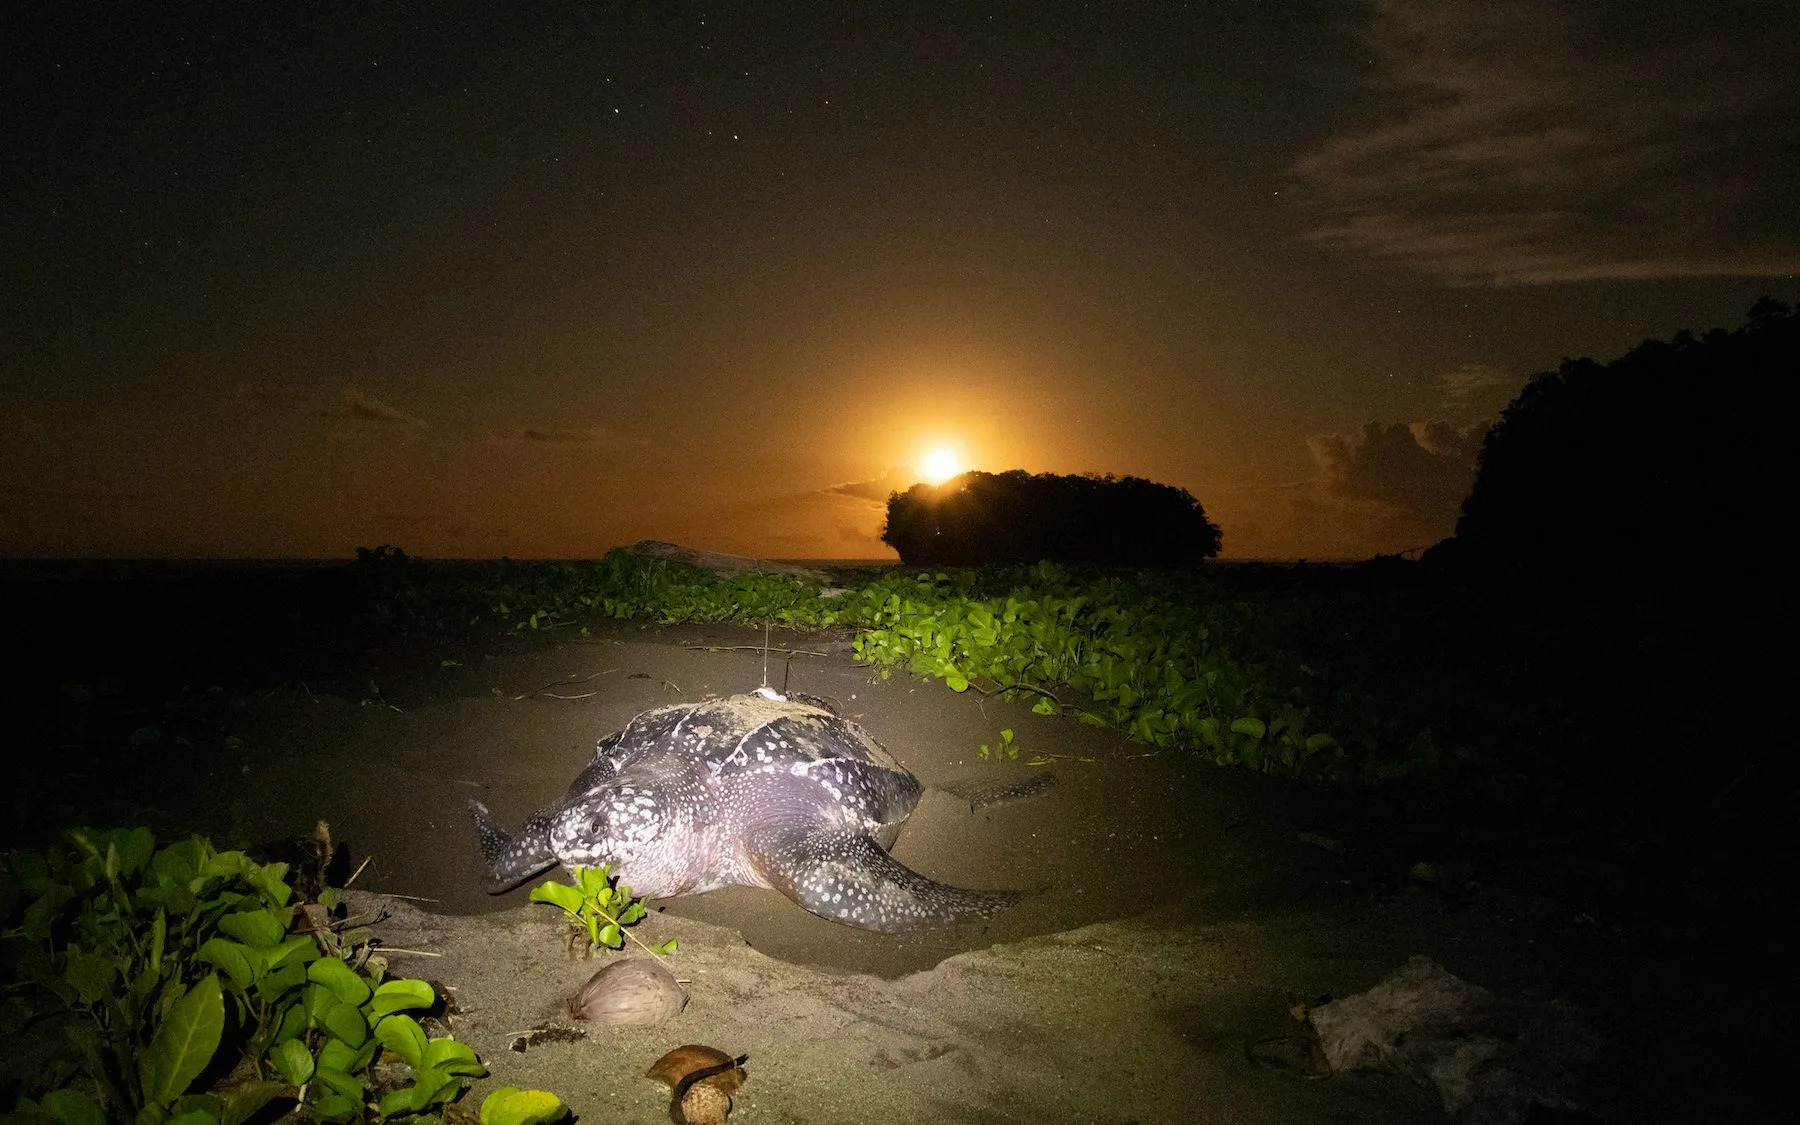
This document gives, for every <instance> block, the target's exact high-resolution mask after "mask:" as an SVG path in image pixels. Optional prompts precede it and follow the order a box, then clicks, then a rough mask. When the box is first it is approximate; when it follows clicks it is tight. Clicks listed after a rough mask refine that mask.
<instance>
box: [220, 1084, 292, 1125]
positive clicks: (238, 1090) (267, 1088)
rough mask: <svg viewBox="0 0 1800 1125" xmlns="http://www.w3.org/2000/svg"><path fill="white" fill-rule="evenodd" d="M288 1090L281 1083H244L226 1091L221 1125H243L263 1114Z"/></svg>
mask: <svg viewBox="0 0 1800 1125" xmlns="http://www.w3.org/2000/svg"><path fill="white" fill-rule="evenodd" d="M287 1093H288V1090H287V1088H286V1087H285V1086H283V1085H282V1084H281V1083H279V1082H244V1083H241V1084H239V1085H236V1086H233V1087H231V1089H230V1090H228V1091H226V1093H225V1095H224V1097H223V1101H224V1106H223V1107H222V1109H223V1112H221V1113H220V1114H219V1121H220V1123H221V1125H243V1123H244V1122H246V1121H248V1120H250V1119H251V1118H252V1117H255V1116H256V1115H257V1114H258V1113H260V1112H262V1109H263V1107H264V1106H266V1105H268V1104H269V1103H270V1102H272V1101H274V1100H275V1099H276V1098H279V1097H282V1096H284V1095H286V1094H287Z"/></svg>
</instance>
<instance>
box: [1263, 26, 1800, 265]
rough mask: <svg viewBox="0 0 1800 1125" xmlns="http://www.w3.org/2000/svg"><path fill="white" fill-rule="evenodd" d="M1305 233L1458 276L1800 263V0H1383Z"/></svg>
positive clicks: (1317, 155)
mask: <svg viewBox="0 0 1800 1125" xmlns="http://www.w3.org/2000/svg"><path fill="white" fill-rule="evenodd" d="M1370 7H1371V9H1372V12H1373V16H1372V19H1371V21H1370V23H1369V25H1368V27H1367V30H1366V39H1367V41H1368V44H1369V46H1370V48H1371V50H1372V51H1373V53H1374V57H1375V62H1376V72H1375V74H1374V76H1373V78H1372V80H1371V82H1370V86H1371V89H1372V95H1373V97H1374V99H1375V100H1374V104H1373V106H1372V107H1371V114H1370V117H1369V123H1367V124H1363V125H1360V126H1357V127H1353V128H1350V129H1348V130H1347V131H1344V132H1340V133H1339V134H1337V135H1336V136H1333V137H1330V138H1328V139H1327V140H1325V141H1324V142H1323V143H1322V144H1320V145H1318V146H1317V147H1316V148H1314V149H1313V150H1312V151H1311V152H1309V153H1307V154H1305V155H1304V156H1303V157H1302V158H1301V159H1300V160H1299V161H1298V162H1297V163H1296V164H1295V165H1294V167H1293V169H1292V174H1293V177H1294V179H1295V181H1296V186H1297V188H1298V191H1297V195H1298V196H1299V197H1300V198H1301V199H1302V200H1303V201H1304V206H1306V208H1307V209H1308V211H1309V212H1310V213H1311V214H1312V216H1313V219H1314V224H1313V229H1312V230H1311V231H1310V237H1312V238H1313V239H1315V240H1317V241H1319V242H1321V243H1324V244H1327V245H1331V246H1335V247H1340V248H1343V249H1346V250H1350V251H1354V252H1358V253H1362V254H1366V255H1370V256H1373V257H1376V258H1381V259H1385V260H1390V261H1395V262H1400V263H1403V264H1406V265H1408V266H1411V267H1414V268H1416V269H1418V270H1421V271H1423V272H1425V273H1428V274H1432V275H1435V276H1437V277H1439V278H1441V279H1443V280H1446V281H1449V282H1452V283H1460V284H1500V285H1505V284H1543V283H1550V282H1559V281H1595V280H1634V279H1638V280H1647V279H1659V278H1683V277H1715V276H1764V277H1773V276H1789V275H1792V274H1795V273H1800V187H1797V186H1796V184H1797V183H1800V180H1797V179H1796V178H1795V177H1794V176H1793V175H1792V173H1791V172H1790V171H1788V170H1787V167H1786V165H1787V163H1788V162H1789V161H1790V160H1791V159H1792V154H1793V153H1794V152H1795V151H1800V116H1797V115H1796V114H1795V113H1794V110H1793V107H1794V105H1795V104H1796V102H1797V101H1800V67H1796V66H1795V65H1794V63H1793V60H1794V59H1795V58H1800V7H1795V6H1793V5H1789V4H1781V3H1769V2H1757V0H1738V2H1736V3H1728V4H1724V5H1715V6H1695V5H1692V4H1688V3H1683V2H1681V0H1631V2H1625V0H1597V2H1594V3H1584V4H1568V3H1563V2H1561V0H1374V2H1373V3H1372V4H1371V5H1370Z"/></svg>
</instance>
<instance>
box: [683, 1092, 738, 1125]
mask: <svg viewBox="0 0 1800 1125" xmlns="http://www.w3.org/2000/svg"><path fill="white" fill-rule="evenodd" d="M730 1115H731V1095H730V1094H727V1093H726V1092H725V1091H723V1090H721V1089H719V1088H718V1087H717V1086H708V1085H707V1084H706V1083H705V1082H696V1083H694V1084H693V1085H692V1086H689V1087H688V1091H687V1093H685V1094H683V1095H681V1097H680V1099H679V1100H677V1101H674V1102H672V1103H670V1105H669V1120H671V1121H673V1122H675V1125H725V1118H727V1117H729V1116H730Z"/></svg>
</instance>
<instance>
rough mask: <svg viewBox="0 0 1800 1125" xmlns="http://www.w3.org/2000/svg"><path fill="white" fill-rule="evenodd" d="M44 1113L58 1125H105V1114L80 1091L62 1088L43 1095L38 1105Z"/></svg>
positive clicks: (97, 1104)
mask: <svg viewBox="0 0 1800 1125" xmlns="http://www.w3.org/2000/svg"><path fill="white" fill-rule="evenodd" d="M38 1104H39V1105H41V1106H42V1107H43V1109H44V1112H46V1113H48V1114H49V1115H50V1116H51V1117H54V1118H55V1119H56V1120H57V1121H58V1122H59V1125H106V1113H105V1111H103V1110H102V1109H101V1108H100V1106H99V1103H97V1102H95V1101H94V1099H92V1098H90V1097H88V1096H87V1095H86V1094H84V1093H82V1092H81V1091H80V1090H75V1089H71V1088H68V1087H64V1088H63V1089H61V1090H52V1091H50V1092H49V1093H48V1094H45V1095H44V1100H43V1101H42V1102H40V1103H38Z"/></svg>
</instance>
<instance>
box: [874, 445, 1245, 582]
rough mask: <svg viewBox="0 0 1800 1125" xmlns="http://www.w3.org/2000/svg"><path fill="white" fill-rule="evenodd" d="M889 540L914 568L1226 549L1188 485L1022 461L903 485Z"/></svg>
mask: <svg viewBox="0 0 1800 1125" xmlns="http://www.w3.org/2000/svg"><path fill="white" fill-rule="evenodd" d="M881 540H882V542H884V543H886V544H887V545H888V546H890V547H892V548H894V550H896V551H898V552H900V560H901V561H902V562H904V563H907V564H908V565H911V566H980V565H986V564H990V563H1000V564H1004V563H1034V562H1038V561H1040V560H1043V559H1054V560H1056V561H1058V562H1068V563H1089V564H1098V565H1148V566H1181V565H1186V564H1191V563H1197V562H1200V561H1201V560H1203V559H1208V558H1211V557H1212V556H1214V555H1216V554H1218V553H1219V543H1220V534H1219V528H1218V527H1217V526H1216V525H1215V524H1213V523H1212V522H1210V521H1209V520H1208V519H1207V518H1206V512H1205V511H1204V510H1203V509H1202V508H1201V507H1200V502H1199V501H1198V500H1196V499H1194V497H1193V496H1192V495H1190V494H1189V493H1188V491H1187V490H1186V489H1182V488H1176V487H1174V486H1172V485H1167V484H1158V483H1156V482H1155V481H1149V480H1145V479H1143V478H1142V477H1114V476H1104V477H1102V476H1059V475H1056V474H1054V473H1039V474H1037V475H1035V476H1033V475H1032V474H1030V473H1027V472H1025V471H1024V470H1022V469H1014V470H1011V471H1010V472H1005V473H999V474H994V473H981V472H973V473H964V474H963V475H961V476H959V477H956V478H954V479H953V480H950V481H947V482H945V483H944V484H941V485H935V486H934V485H929V484H916V485H914V486H913V487H911V488H910V489H908V490H906V491H905V492H896V493H894V494H893V495H892V496H890V497H889V498H888V516H887V526H886V528H884V529H883V530H882V533H881Z"/></svg>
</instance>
